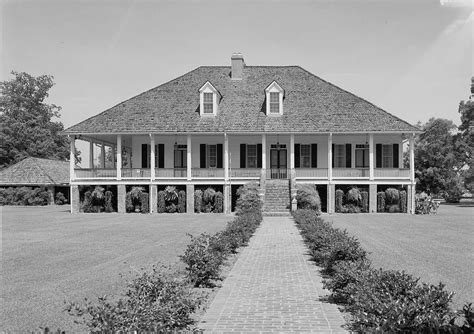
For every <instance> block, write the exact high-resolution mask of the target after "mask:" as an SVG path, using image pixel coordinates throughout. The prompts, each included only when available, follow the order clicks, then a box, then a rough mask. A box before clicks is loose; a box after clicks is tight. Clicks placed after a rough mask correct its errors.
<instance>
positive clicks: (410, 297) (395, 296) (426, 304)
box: [293, 210, 474, 333]
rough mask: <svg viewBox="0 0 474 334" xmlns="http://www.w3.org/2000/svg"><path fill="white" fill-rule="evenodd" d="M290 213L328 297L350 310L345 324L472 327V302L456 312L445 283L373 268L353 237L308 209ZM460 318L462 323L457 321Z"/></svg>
mask: <svg viewBox="0 0 474 334" xmlns="http://www.w3.org/2000/svg"><path fill="white" fill-rule="evenodd" d="M293 215H294V218H295V221H296V223H297V224H298V227H299V229H300V231H301V234H302V236H303V239H304V240H305V243H306V245H307V246H308V248H309V249H310V253H311V256H312V258H313V259H314V261H315V262H316V263H317V264H318V265H320V266H321V267H322V268H323V271H324V272H325V274H327V275H328V278H327V279H326V280H325V281H324V287H325V288H327V289H329V290H330V291H331V295H330V299H331V300H332V301H334V302H337V303H340V304H343V305H344V306H345V310H346V311H347V312H349V313H350V314H351V320H350V322H349V324H347V325H346V326H347V328H348V329H349V330H351V331H354V332H358V333H366V332H390V333H391V332H426V333H431V332H433V333H471V332H472V329H473V328H474V327H473V326H474V313H473V309H472V308H471V305H466V306H465V307H464V308H463V310H460V311H457V312H454V311H452V310H451V308H450V304H451V300H452V296H453V293H449V292H447V291H446V290H445V289H444V285H443V284H441V283H440V284H439V285H431V284H426V283H423V282H420V280H419V278H415V277H413V276H411V275H409V274H406V273H405V272H403V271H395V270H382V269H374V268H372V266H371V263H370V261H369V260H368V259H367V253H366V251H365V250H364V249H362V247H361V246H360V243H359V242H358V240H357V239H355V238H354V237H352V236H349V235H348V233H347V232H346V231H345V230H340V229H338V228H335V227H333V226H332V225H331V224H330V223H328V222H325V221H324V220H323V219H321V217H320V216H319V215H317V214H316V213H315V212H314V211H311V210H298V211H296V212H295V213H294V214H293ZM460 323H462V324H460Z"/></svg>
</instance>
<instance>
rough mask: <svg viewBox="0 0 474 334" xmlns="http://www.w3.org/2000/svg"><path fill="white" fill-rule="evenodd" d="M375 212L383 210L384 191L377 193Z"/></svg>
mask: <svg viewBox="0 0 474 334" xmlns="http://www.w3.org/2000/svg"><path fill="white" fill-rule="evenodd" d="M377 212H385V192H383V191H379V192H378V193H377Z"/></svg>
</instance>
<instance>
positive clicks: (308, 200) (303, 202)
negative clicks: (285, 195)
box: [296, 183, 321, 212]
mask: <svg viewBox="0 0 474 334" xmlns="http://www.w3.org/2000/svg"><path fill="white" fill-rule="evenodd" d="M296 202H297V203H298V208H299V209H311V210H316V211H317V212H321V198H320V197H319V193H318V191H317V190H316V187H315V185H314V184H304V183H303V184H297V185H296Z"/></svg>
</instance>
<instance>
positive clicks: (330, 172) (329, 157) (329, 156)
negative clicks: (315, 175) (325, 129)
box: [328, 133, 332, 182]
mask: <svg viewBox="0 0 474 334" xmlns="http://www.w3.org/2000/svg"><path fill="white" fill-rule="evenodd" d="M328 179H329V182H331V181H332V133H329V136H328Z"/></svg>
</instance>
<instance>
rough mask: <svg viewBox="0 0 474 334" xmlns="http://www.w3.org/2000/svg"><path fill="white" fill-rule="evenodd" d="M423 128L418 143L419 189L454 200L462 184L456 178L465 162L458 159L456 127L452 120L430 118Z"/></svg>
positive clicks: (416, 166) (416, 165)
mask: <svg viewBox="0 0 474 334" xmlns="http://www.w3.org/2000/svg"><path fill="white" fill-rule="evenodd" d="M422 129H423V131H424V132H423V133H422V134H420V135H419V136H418V139H417V140H416V144H415V168H416V170H415V174H416V177H417V179H418V183H417V189H418V190H419V191H425V192H427V193H432V194H442V195H444V197H445V198H449V199H450V200H453V199H454V200H455V198H456V196H454V194H459V193H460V189H458V188H459V186H460V184H459V182H457V181H456V180H457V179H458V178H459V170H460V169H461V167H463V164H464V163H463V162H462V161H461V160H460V159H459V157H460V154H461V152H460V150H459V145H458V144H457V141H456V130H457V127H456V125H455V124H454V123H453V122H452V121H450V120H447V119H441V118H430V119H429V120H428V122H427V123H426V124H424V125H423V126H422ZM453 196H454V197H453Z"/></svg>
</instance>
